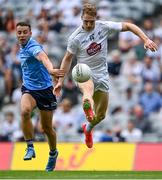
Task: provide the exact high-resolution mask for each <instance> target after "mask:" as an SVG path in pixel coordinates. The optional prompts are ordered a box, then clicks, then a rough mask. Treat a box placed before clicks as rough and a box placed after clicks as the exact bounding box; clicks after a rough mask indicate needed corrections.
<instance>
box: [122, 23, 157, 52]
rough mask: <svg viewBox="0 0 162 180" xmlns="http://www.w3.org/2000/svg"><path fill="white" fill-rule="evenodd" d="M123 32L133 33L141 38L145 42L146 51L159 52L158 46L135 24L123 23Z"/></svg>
mask: <svg viewBox="0 0 162 180" xmlns="http://www.w3.org/2000/svg"><path fill="white" fill-rule="evenodd" d="M122 31H131V32H133V33H134V34H136V35H137V36H138V37H140V38H141V39H142V40H143V42H144V48H145V49H150V50H151V51H156V50H157V48H158V47H157V45H156V44H155V43H154V42H153V41H152V40H151V39H149V37H148V36H147V35H146V34H145V33H144V32H143V31H142V30H141V29H140V28H139V27H138V26H136V25H135V24H132V23H128V22H123V23H122Z"/></svg>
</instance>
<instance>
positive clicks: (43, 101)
mask: <svg viewBox="0 0 162 180" xmlns="http://www.w3.org/2000/svg"><path fill="white" fill-rule="evenodd" d="M52 91H53V87H52V86H51V87H49V88H47V89H43V90H29V89H27V88H26V87H25V86H22V88H21V92H22V94H25V93H28V94H30V95H31V96H32V97H33V98H34V99H35V101H36V103H37V107H38V108H39V109H40V110H48V111H52V110H55V109H56V108H57V100H56V97H55V95H54V94H53V92H52Z"/></svg>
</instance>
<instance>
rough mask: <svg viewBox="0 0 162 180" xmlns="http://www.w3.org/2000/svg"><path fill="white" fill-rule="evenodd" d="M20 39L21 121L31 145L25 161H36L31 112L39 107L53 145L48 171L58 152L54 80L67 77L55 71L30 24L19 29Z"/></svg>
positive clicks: (50, 146) (44, 127)
mask: <svg viewBox="0 0 162 180" xmlns="http://www.w3.org/2000/svg"><path fill="white" fill-rule="evenodd" d="M16 35H17V39H18V41H19V44H20V52H19V56H20V60H21V68H22V74H23V84H22V98H21V118H22V130H23V133H24V138H25V141H26V143H27V149H26V154H25V156H24V160H31V159H32V158H35V156H36V155H35V151H34V146H33V138H34V133H33V126H32V122H31V119H30V117H31V112H32V111H33V109H34V108H35V107H36V106H37V107H38V109H39V110H40V121H41V125H42V128H43V131H44V133H45V134H46V135H47V138H48V143H49V149H50V152H49V160H48V163H47V166H46V171H52V170H53V169H54V168H55V164H56V159H57V156H58V151H57V149H56V132H55V131H54V130H53V128H52V116H53V110H54V109H56V106H57V102H56V97H55V95H54V94H53V82H52V78H51V76H53V77H55V78H58V77H63V76H64V71H63V70H59V69H55V68H54V67H53V64H52V63H51V61H50V60H49V58H48V56H47V54H46V53H45V52H44V50H43V47H42V46H41V45H40V44H39V43H38V42H37V41H36V40H34V39H33V38H32V37H31V35H32V31H31V26H30V24H28V23H26V22H19V23H18V24H17V25H16Z"/></svg>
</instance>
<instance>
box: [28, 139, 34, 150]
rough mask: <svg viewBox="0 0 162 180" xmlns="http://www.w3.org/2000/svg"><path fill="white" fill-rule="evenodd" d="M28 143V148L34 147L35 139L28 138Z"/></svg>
mask: <svg viewBox="0 0 162 180" xmlns="http://www.w3.org/2000/svg"><path fill="white" fill-rule="evenodd" d="M26 143H27V147H28V148H29V147H32V148H34V145H33V139H28V140H26Z"/></svg>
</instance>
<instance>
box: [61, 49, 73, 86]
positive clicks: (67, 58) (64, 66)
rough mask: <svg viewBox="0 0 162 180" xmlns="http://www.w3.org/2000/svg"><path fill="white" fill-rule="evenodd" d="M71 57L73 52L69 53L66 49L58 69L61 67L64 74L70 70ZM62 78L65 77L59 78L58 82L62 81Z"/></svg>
mask: <svg viewBox="0 0 162 180" xmlns="http://www.w3.org/2000/svg"><path fill="white" fill-rule="evenodd" d="M72 58H73V54H71V53H70V52H69V51H66V53H65V55H64V57H63V59H62V63H61V66H60V69H63V70H64V72H65V74H67V73H68V72H69V70H70V67H71V62H72ZM64 78H65V77H62V78H59V82H61V83H63V81H64Z"/></svg>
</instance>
